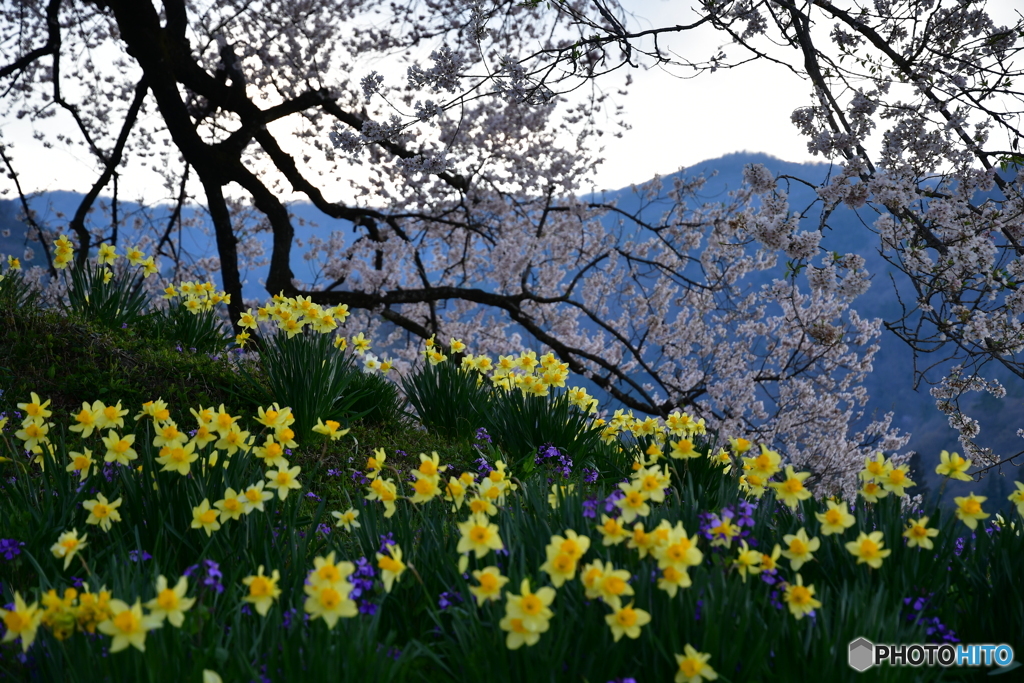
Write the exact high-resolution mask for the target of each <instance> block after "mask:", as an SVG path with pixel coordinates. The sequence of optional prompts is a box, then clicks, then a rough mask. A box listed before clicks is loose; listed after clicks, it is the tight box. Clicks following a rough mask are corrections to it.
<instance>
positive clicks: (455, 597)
mask: <svg viewBox="0 0 1024 683" xmlns="http://www.w3.org/2000/svg"><path fill="white" fill-rule="evenodd" d="M460 602H462V596H461V595H460V594H458V593H449V592H448V591H444V592H443V593H441V595H440V597H439V598H438V600H437V606H438V607H439V608H440V609H441V610H442V611H444V610H446V609H448V608H449V607H451V606H452V605H455V604H457V603H460Z"/></svg>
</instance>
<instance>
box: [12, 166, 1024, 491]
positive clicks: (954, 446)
mask: <svg viewBox="0 0 1024 683" xmlns="http://www.w3.org/2000/svg"><path fill="white" fill-rule="evenodd" d="M751 163H760V164H764V165H765V166H766V167H767V168H768V169H769V170H770V171H771V172H772V173H774V174H776V175H779V174H785V175H792V176H795V177H800V178H804V179H806V180H809V181H811V182H815V181H821V180H822V179H824V178H825V177H826V174H828V173H829V172H830V170H831V172H832V173H838V172H839V169H838V168H836V167H832V166H830V165H829V164H827V163H820V164H808V163H803V164H801V163H792V162H786V161H783V160H780V159H776V158H774V157H771V156H769V155H766V154H759V153H748V152H740V153H735V154H728V155H725V156H723V157H720V158H718V159H710V160H707V161H704V162H701V163H699V164H694V165H693V166H690V167H688V168H686V169H685V170H684V171H682V173H684V175H686V176H692V175H696V174H699V173H704V174H705V175H706V176H707V177H708V180H707V183H706V185H705V187H704V189H703V190H702V192H701V198H702V199H703V200H704V201H719V199H718V198H719V197H721V200H725V199H726V198H727V193H728V192H729V191H731V190H735V189H738V188H739V187H740V186H741V185H742V182H743V168H744V167H745V166H746V165H747V164H751ZM713 171H717V175H715V176H714V177H712V172H713ZM674 175H676V174H671V175H668V176H665V177H664V181H665V186H666V187H671V183H672V180H673V176H674ZM638 184H639V183H638ZM788 190H789V193H790V209H791V210H792V211H801V212H803V211H804V210H805V209H806V207H808V206H810V205H811V204H812V203H813V201H814V199H815V198H816V195H815V193H814V191H813V189H811V188H809V187H807V186H804V185H802V184H800V183H790V184H789V187H788ZM585 196H586V198H588V199H589V198H594V199H599V200H601V201H611V200H615V201H616V202H617V203H618V206H619V208H621V209H623V210H624V211H627V212H633V211H636V210H637V209H638V208H639V206H640V205H639V199H638V198H637V197H636V196H635V195H634V194H633V193H632V192H631V190H630V189H629V188H623V189H619V190H616V191H605V192H598V193H593V194H589V195H585ZM80 199H81V195H79V194H76V193H71V192H51V193H47V194H44V195H41V196H39V197H36V198H34V199H33V201H32V204H31V205H32V208H33V210H35V211H36V212H37V214H38V219H39V220H40V221H42V222H44V223H48V224H49V225H60V224H61V223H66V221H67V220H68V218H69V217H70V216H71V215H73V214H74V211H75V209H76V208H77V206H78V202H79V201H80ZM103 201H106V202H108V203H109V200H103ZM289 209H290V211H291V212H292V213H293V214H294V216H295V217H296V221H295V230H296V237H297V238H298V239H299V240H300V241H303V242H304V241H305V240H306V239H307V238H308V237H309V236H310V235H313V234H317V233H319V234H323V235H325V236H326V234H328V233H329V232H330V231H331V230H339V229H350V227H351V225H350V224H349V223H348V222H347V221H338V220H336V219H332V218H330V217H327V216H325V215H323V214H321V213H320V212H319V211H318V210H316V209H315V208H314V207H313V206H312V205H310V204H305V203H293V204H290V205H289ZM20 210H21V205H20V203H18V202H15V201H13V200H0V254H10V253H13V254H15V255H19V256H20V255H21V253H22V252H23V251H24V247H25V244H26V242H25V226H24V225H23V224H22V223H21V222H20V221H19V220H18V219H17V215H18V213H19V212H20ZM97 210H98V209H97ZM144 210H145V211H150V212H151V213H153V214H154V217H155V219H159V218H160V217H161V216H160V214H161V211H160V207H146V208H144V207H141V206H139V205H138V204H134V203H131V202H121V203H120V206H119V213H121V214H122V215H130V214H132V213H135V212H138V213H141V212H143V211H144ZM653 210H657V209H652V211H653ZM162 213H164V214H166V211H163V212H162ZM59 214H63V215H64V216H65V218H63V219H61V218H59ZM196 215H197V214H196V210H195V209H192V210H190V211H189V213H188V214H187V215H186V217H187V218H191V217H194V216H196ZM163 217H164V218H166V216H163ZM648 217H652V216H648ZM864 221H867V222H870V219H869V218H867V217H865V219H864ZM806 223H807V224H806V226H805V227H804V228H803V229H805V230H810V229H816V228H817V225H818V217H817V213H816V212H814V211H812V212H811V213H810V214H809V215H808V218H807V219H806ZM829 224H830V226H831V230H826V231H825V233H824V235H823V238H822V241H821V245H822V247H823V248H825V249H827V250H829V251H838V252H840V253H848V252H850V253H857V254H860V255H861V256H863V257H864V258H865V261H866V267H867V269H868V271H869V272H870V273H871V274H872V276H873V280H872V286H871V288H870V289H869V290H868V292H867V293H866V294H864V295H863V296H861V297H860V298H858V299H857V300H856V301H855V302H854V305H853V308H855V309H856V310H857V311H858V313H860V314H861V315H862V316H864V317H869V318H875V317H879V318H882V319H883V320H894V319H896V318H897V317H899V312H900V309H899V303H898V299H897V295H896V290H894V288H893V286H892V283H891V281H890V280H889V271H890V270H891V267H890V266H889V264H888V263H886V262H885V260H884V259H883V258H882V257H881V255H880V254H879V253H878V251H877V246H876V242H877V238H876V237H875V235H874V234H872V233H871V232H870V231H869V230H867V229H866V228H865V227H864V225H863V222H862V219H861V218H860V217H859V216H858V215H857V214H856V213H855V212H853V211H851V210H850V209H847V208H846V207H839V208H837V209H836V210H835V211H834V212H833V214H832V215H831V217H830V219H829ZM314 225H315V226H317V227H313V226H314ZM6 230H10V235H9V236H7V237H4V236H3V235H4V231H6ZM186 232H193V233H194V234H189V235H182V239H183V240H186V242H188V246H189V248H190V249H191V250H192V251H193V252H194V253H215V248H214V243H213V240H212V239H211V238H208V237H206V236H204V235H202V234H201V233H199V232H198V231H186ZM265 247H266V253H267V255H268V256H269V253H270V240H269V235H267V236H266V240H265ZM303 251H304V250H303V249H300V248H296V249H294V250H293V255H292V269H293V271H294V272H295V275H296V277H298V278H299V279H300V280H302V281H306V282H308V281H311V280H312V278H313V277H314V275H315V273H314V272H313V271H312V269H311V265H310V263H309V262H307V261H305V260H304V259H303V258H302V253H303ZM38 258H39V257H38V256H37V261H36V262H40V261H38ZM784 264H785V259H780V265H779V266H778V268H777V269H776V271H771V272H766V273H763V274H759V275H758V276H757V277H752V278H748V282H751V283H753V284H754V285H755V286H757V285H759V284H763V283H767V282H770V280H771V279H774V278H778V277H782V272H783V271H782V269H783V268H784ZM26 265H32V263H27V264H26ZM264 274H265V273H244V274H243V277H244V278H245V279H246V280H247V282H246V284H245V286H244V289H243V291H244V293H245V296H246V298H256V299H263V298H265V297H266V296H267V293H266V290H265V289H264V288H263V287H262V286H261V285H260V277H261V276H262V275H264ZM893 274H894V275H898V273H893ZM897 281H899V278H898V277H897ZM912 363H913V361H912V354H911V352H910V349H909V348H908V347H907V346H906V345H905V344H904V343H903V342H902V341H900V340H899V339H898V338H896V337H895V335H893V334H891V333H889V332H883V336H882V340H881V350H880V351H879V353H878V354H877V355H876V357H875V362H874V371H873V372H872V373H871V374H870V375H869V377H868V379H867V382H866V388H867V389H868V392H869V394H870V396H871V401H870V403H869V405H868V408H867V415H868V416H870V415H871V414H872V412H873V411H877V412H878V414H879V415H881V414H883V413H885V412H888V411H890V410H892V411H894V412H895V413H896V418H895V420H894V424H895V426H898V427H900V428H901V429H902V430H903V431H904V432H911V433H912V438H911V441H910V443H909V444H908V446H907V449H909V450H914V451H917V452H918V454H919V455H918V456H917V457H915V458H914V460H913V462H912V465H913V470H914V473H913V477H914V479H915V481H917V482H918V483H919V484H920V485H921V486H920V488H919V489H916V490H915V489H911V491H912V492H920V491H921V489H923V488H925V487H928V488H931V489H932V490H935V489H937V488H938V486H939V484H940V479H941V478H940V477H939V476H938V475H936V474H935V473H934V468H935V464H937V463H938V456H939V451H941V450H948V451H959V450H962V449H960V447H959V443H958V441H957V432H956V431H955V430H954V429H952V428H951V427H950V426H949V425H948V423H947V420H946V418H945V417H944V416H943V415H942V414H941V413H939V412H938V410H937V409H936V408H935V402H934V399H932V398H931V396H930V395H929V394H928V392H927V386H926V385H922V387H921V388H920V389H919V390H918V391H915V390H914V389H913V387H912V375H913V367H912ZM990 367H992V366H990ZM993 375H994V376H996V377H997V378H999V379H1000V380H1002V381H1003V383H1004V385H1005V386H1006V388H1007V396H1006V398H1004V399H1002V400H997V399H994V398H992V397H991V396H989V395H988V394H976V395H973V396H969V397H967V400H966V401H963V402H962V404H963V405H964V406H965V407H966V412H967V413H968V414H970V415H972V416H974V417H976V418H978V419H979V420H981V427H982V432H981V435H980V437H981V438H980V442H981V443H983V444H985V445H989V446H991V447H992V448H993V449H994V450H995V451H996V452H1000V453H1004V454H1006V453H1015V452H1017V451H1018V450H1021V448H1022V447H1024V441H1022V440H1021V439H1020V438H1018V437H1016V435H1015V432H1016V430H1017V429H1018V428H1020V427H1024V419H1022V416H1024V410H1022V409H1021V402H1022V401H1024V386H1022V384H1021V382H1020V381H1019V380H1017V381H1014V380H1012V379H1010V376H1008V373H1006V372H1005V371H1004V372H1002V373H1000V372H993ZM1004 470H1005V471H1006V476H1003V477H999V476H990V477H988V478H987V479H985V480H984V481H983V482H982V483H981V484H972V483H960V482H950V484H949V485H948V486H946V488H945V497H947V498H948V497H950V496H953V495H966V492H967V491H969V490H973V491H978V492H981V493H984V494H985V495H988V496H989V497H990V500H991V502H992V504H993V505H998V506H1001V505H1002V502H1005V499H1006V496H1007V495H1008V494H1009V492H1010V491H1011V490H1013V484H1012V481H1013V479H1014V478H1018V477H1019V476H1020V475H1019V470H1017V469H1016V468H1013V467H1012V466H1010V467H1007V468H1004Z"/></svg>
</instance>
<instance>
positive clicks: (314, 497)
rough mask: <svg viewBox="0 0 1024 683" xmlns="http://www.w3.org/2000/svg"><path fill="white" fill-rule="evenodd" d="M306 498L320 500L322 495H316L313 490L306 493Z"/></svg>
mask: <svg viewBox="0 0 1024 683" xmlns="http://www.w3.org/2000/svg"><path fill="white" fill-rule="evenodd" d="M306 498H311V499H313V500H320V496H318V495H316V494H315V493H313V492H312V491H310V492H309V493H307V494H306Z"/></svg>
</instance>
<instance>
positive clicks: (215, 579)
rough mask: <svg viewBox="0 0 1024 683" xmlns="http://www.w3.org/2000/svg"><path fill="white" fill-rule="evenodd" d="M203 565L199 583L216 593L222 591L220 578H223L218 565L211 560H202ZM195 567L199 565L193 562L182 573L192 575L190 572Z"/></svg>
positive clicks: (194, 569)
mask: <svg viewBox="0 0 1024 683" xmlns="http://www.w3.org/2000/svg"><path fill="white" fill-rule="evenodd" d="M203 567H204V568H203V569H202V570H201V574H200V576H201V577H202V578H201V580H200V581H199V583H200V584H201V585H203V586H206V587H207V588H212V589H213V590H214V591H216V592H217V593H223V592H224V585H223V584H222V583H221V582H220V580H221V579H223V578H224V575H223V574H222V573H221V571H220V565H219V564H217V563H216V562H214V561H213V560H203ZM197 569H200V565H198V564H194V565H192V566H191V567H189V568H188V569H186V570H185V571H184V572H183V574H184V575H185V576H192V573H193V572H195V571H196V570H197Z"/></svg>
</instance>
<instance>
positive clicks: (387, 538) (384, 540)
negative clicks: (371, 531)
mask: <svg viewBox="0 0 1024 683" xmlns="http://www.w3.org/2000/svg"><path fill="white" fill-rule="evenodd" d="M394 545H397V542H395V540H394V532H393V531H388V532H387V533H382V535H381V549H380V550H378V551H377V552H379V553H388V554H390V551H389V550H388V549H389V548H390V547H391V546H394Z"/></svg>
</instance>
